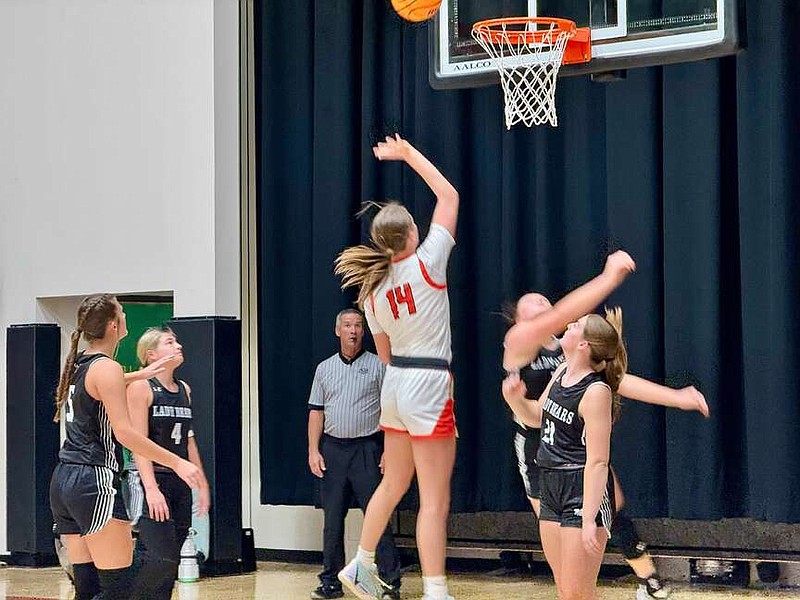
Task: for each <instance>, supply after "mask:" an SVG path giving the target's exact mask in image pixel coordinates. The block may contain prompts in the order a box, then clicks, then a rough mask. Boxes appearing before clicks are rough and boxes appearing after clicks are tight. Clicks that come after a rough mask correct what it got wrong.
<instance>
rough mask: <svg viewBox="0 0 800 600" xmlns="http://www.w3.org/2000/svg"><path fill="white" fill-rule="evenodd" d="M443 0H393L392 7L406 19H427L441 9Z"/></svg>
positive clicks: (415, 21) (413, 21)
mask: <svg viewBox="0 0 800 600" xmlns="http://www.w3.org/2000/svg"><path fill="white" fill-rule="evenodd" d="M441 4H442V0H392V7H393V8H394V10H395V12H397V14H398V15H400V16H401V17H403V18H404V19H405V20H406V21H411V22H412V23H421V22H422V21H427V20H428V19H430V18H432V17H433V15H435V14H436V11H437V10H439V6H441Z"/></svg>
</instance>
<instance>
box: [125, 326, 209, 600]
mask: <svg viewBox="0 0 800 600" xmlns="http://www.w3.org/2000/svg"><path fill="white" fill-rule="evenodd" d="M136 354H137V357H138V359H139V362H140V363H141V364H142V366H143V367H146V366H147V365H149V364H150V363H153V362H154V361H158V360H161V359H163V358H166V357H172V358H171V360H169V361H168V362H166V363H165V364H164V370H163V371H162V372H161V373H159V374H158V375H157V376H156V377H153V378H151V379H149V380H146V381H139V382H136V383H133V384H131V385H130V386H128V407H129V411H130V413H131V420H132V422H133V424H134V426H135V427H136V428H137V429H138V430H139V431H140V432H141V433H143V434H146V435H147V436H148V437H149V438H150V439H151V440H153V441H154V442H155V443H157V444H158V445H159V446H161V447H163V448H167V449H169V450H170V451H172V452H174V453H175V454H177V455H179V456H181V457H183V458H185V459H187V460H189V461H191V462H192V463H193V464H194V465H195V466H197V468H198V469H199V471H200V474H201V479H202V481H201V485H200V488H199V495H198V505H197V512H198V514H200V515H202V514H205V513H206V512H207V511H208V508H209V504H210V494H209V487H208V482H207V480H206V478H205V475H204V474H203V463H202V461H201V459H200V453H199V451H198V449H197V443H196V441H195V439H194V431H193V428H192V404H191V390H190V389H189V386H188V385H187V384H186V382H184V381H180V380H178V379H176V378H175V369H177V368H178V367H179V366H180V365H181V364H182V363H183V347H182V346H181V344H180V343H179V342H178V340H177V338H176V337H175V334H174V333H173V332H172V330H170V329H168V328H150V329H148V330H147V331H145V332H144V333H143V334H142V336H141V338H139V342H138V344H137V347H136ZM134 456H135V458H136V465H137V467H138V470H139V476H140V479H141V484H142V486H143V488H144V499H145V502H144V504H143V507H142V514H141V515H140V518H139V542H138V544H139V546H138V550H139V552H140V558H141V572H140V575H139V577H137V580H136V584H135V586H134V591H133V594H132V598H136V599H139V598H141V599H142V600H144V599H149V600H162V599H163V600H169V598H170V597H171V595H172V588H173V586H174V582H175V577H176V575H177V571H178V563H179V562H180V550H181V545H182V544H183V542H184V540H185V538H186V535H187V533H188V531H189V528H190V527H191V523H192V491H191V489H189V487H188V486H187V485H186V484H185V483H184V482H183V481H181V480H180V478H178V477H177V476H176V475H175V473H174V472H173V471H172V470H170V469H168V468H166V467H165V466H163V465H161V464H158V463H152V462H151V461H149V460H147V459H146V458H145V457H143V456H141V455H138V454H136V455H134Z"/></svg>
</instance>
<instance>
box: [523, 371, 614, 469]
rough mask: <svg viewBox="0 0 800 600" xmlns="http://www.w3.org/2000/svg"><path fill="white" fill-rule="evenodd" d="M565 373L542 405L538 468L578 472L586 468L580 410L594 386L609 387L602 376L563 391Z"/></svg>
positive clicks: (582, 381)
mask: <svg viewBox="0 0 800 600" xmlns="http://www.w3.org/2000/svg"><path fill="white" fill-rule="evenodd" d="M565 372H566V370H564V371H562V372H561V373H560V374H559V376H558V378H557V379H556V380H555V381H554V382H553V385H552V387H551V388H550V393H549V394H548V395H547V398H546V399H545V401H544V403H543V404H542V437H541V443H540V444H539V451H538V452H537V454H536V464H538V465H539V466H540V467H543V468H545V469H578V468H583V467H584V466H585V465H586V437H585V429H584V421H583V418H582V417H581V416H580V415H579V414H578V406H579V405H580V403H581V399H582V398H583V394H584V393H585V392H586V390H587V389H588V388H589V386H591V385H607V384H606V383H605V382H604V381H603V376H602V375H601V374H600V373H589V374H588V375H586V377H584V378H583V379H581V380H580V381H579V382H577V383H576V384H574V385H571V386H569V387H566V388H565V387H562V385H561V380H562V379H563V377H564V373H565Z"/></svg>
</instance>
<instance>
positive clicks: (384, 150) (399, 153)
mask: <svg viewBox="0 0 800 600" xmlns="http://www.w3.org/2000/svg"><path fill="white" fill-rule="evenodd" d="M410 146H411V144H409V143H408V142H407V141H405V140H404V139H403V138H401V137H400V134H399V133H395V134H394V137H392V136H390V135H387V136H386V140H385V141H383V142H378V143H377V144H375V146H373V147H372V153H373V154H374V155H375V158H377V159H378V160H405V159H406V157H407V156H408V149H409V148H410Z"/></svg>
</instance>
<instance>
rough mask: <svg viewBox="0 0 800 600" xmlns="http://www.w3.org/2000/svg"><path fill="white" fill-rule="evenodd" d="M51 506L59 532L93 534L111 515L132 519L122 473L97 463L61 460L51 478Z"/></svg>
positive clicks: (121, 518) (61, 533)
mask: <svg viewBox="0 0 800 600" xmlns="http://www.w3.org/2000/svg"><path fill="white" fill-rule="evenodd" d="M50 509H51V510H52V511H53V520H54V521H55V524H56V533H58V534H59V535H68V534H80V535H91V534H93V533H97V532H98V531H100V530H101V529H102V528H103V527H105V526H106V524H107V523H108V522H109V521H110V520H111V519H119V520H121V521H127V520H128V513H127V511H126V510H125V503H124V502H123V501H122V493H121V491H120V480H119V474H118V473H115V472H114V471H112V470H111V469H109V468H108V467H98V466H95V465H77V464H70V463H61V462H60V463H58V464H57V465H56V468H55V470H54V471H53V477H52V478H51V479H50Z"/></svg>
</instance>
